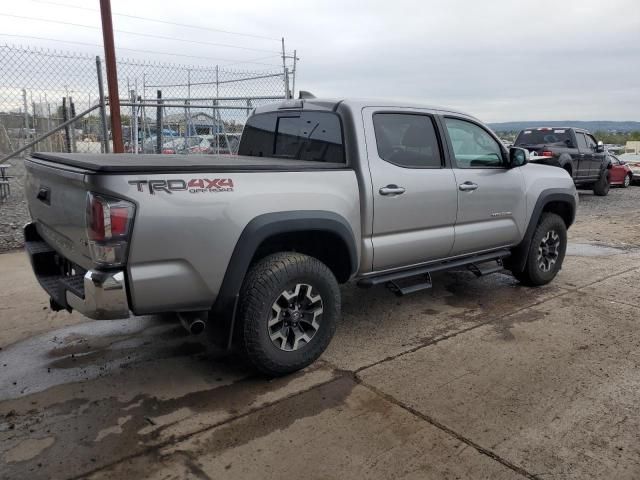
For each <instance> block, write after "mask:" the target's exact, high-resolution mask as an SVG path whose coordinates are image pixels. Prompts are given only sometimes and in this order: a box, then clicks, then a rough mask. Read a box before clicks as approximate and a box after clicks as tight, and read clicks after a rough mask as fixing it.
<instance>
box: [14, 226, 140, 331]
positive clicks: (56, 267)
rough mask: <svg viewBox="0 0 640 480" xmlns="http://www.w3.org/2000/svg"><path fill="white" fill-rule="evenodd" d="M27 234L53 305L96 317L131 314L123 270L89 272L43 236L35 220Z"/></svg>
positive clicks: (33, 262) (36, 270) (27, 246)
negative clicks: (51, 244)
mask: <svg viewBox="0 0 640 480" xmlns="http://www.w3.org/2000/svg"><path fill="white" fill-rule="evenodd" d="M24 237H25V250H26V251H27V254H28V255H29V260H31V267H32V268H33V272H34V273H35V275H36V279H37V280H38V283H40V286H41V287H42V288H43V289H44V290H45V291H46V292H47V293H48V294H49V296H50V297H51V305H52V308H54V309H56V310H63V309H66V310H69V311H71V310H77V311H78V312H80V313H82V314H83V315H85V316H86V317H89V318H93V319H95V320H114V319H117V318H128V317H129V303H128V301H127V289H126V284H125V281H126V275H125V273H124V272H123V271H111V270H110V271H102V270H88V271H85V270H84V269H81V268H80V267H77V266H75V265H72V264H71V263H70V262H69V261H68V260H66V259H65V258H64V257H63V256H61V255H60V254H59V253H57V252H56V251H55V250H54V249H53V248H52V247H51V246H49V244H47V242H45V241H44V240H43V239H42V238H41V237H40V235H39V234H38V232H37V230H36V228H35V225H34V224H33V223H30V224H27V225H26V226H25V228H24ZM78 270H80V271H82V272H83V273H76V272H77V271H78ZM70 272H71V273H70Z"/></svg>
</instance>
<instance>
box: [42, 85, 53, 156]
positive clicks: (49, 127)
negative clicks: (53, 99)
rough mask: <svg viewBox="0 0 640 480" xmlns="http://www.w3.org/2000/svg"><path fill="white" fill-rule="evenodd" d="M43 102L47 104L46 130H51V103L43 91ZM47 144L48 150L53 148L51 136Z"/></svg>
mask: <svg viewBox="0 0 640 480" xmlns="http://www.w3.org/2000/svg"><path fill="white" fill-rule="evenodd" d="M44 103H46V104H47V132H48V131H50V130H51V105H50V104H49V100H47V93H46V92H45V94H44ZM47 143H48V144H49V149H48V150H49V151H51V150H53V148H52V144H51V137H49V139H48V142H47Z"/></svg>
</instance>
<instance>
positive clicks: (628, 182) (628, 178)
mask: <svg viewBox="0 0 640 480" xmlns="http://www.w3.org/2000/svg"><path fill="white" fill-rule="evenodd" d="M629 185H631V174H630V173H628V174H626V175H625V176H624V182H622V188H627V187H629Z"/></svg>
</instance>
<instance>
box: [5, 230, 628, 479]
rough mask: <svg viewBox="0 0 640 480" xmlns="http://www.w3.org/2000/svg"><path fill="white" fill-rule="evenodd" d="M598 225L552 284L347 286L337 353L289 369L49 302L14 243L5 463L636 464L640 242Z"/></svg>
mask: <svg viewBox="0 0 640 480" xmlns="http://www.w3.org/2000/svg"><path fill="white" fill-rule="evenodd" d="M590 221H592V219H589V218H585V219H579V225H578V227H579V228H577V229H576V232H577V233H572V246H571V249H570V250H569V255H568V257H567V259H566V261H565V267H564V269H563V270H562V272H561V273H560V275H559V277H558V278H557V279H556V281H555V282H553V283H552V284H551V285H549V286H546V287H543V288H540V289H529V288H524V287H521V286H519V285H518V284H517V282H516V281H515V280H514V279H513V278H512V277H510V276H509V275H506V274H496V275H493V276H489V277H486V278H480V279H476V278H475V277H474V276H473V275H471V274H467V273H449V274H442V275H439V276H438V277H437V278H435V279H434V284H435V288H434V289H433V290H431V291H427V292H423V293H418V294H415V295H412V296H408V297H403V298H400V299H398V298H396V297H394V296H392V295H391V294H390V293H388V292H387V291H386V290H385V289H384V288H380V289H377V288H376V289H371V290H360V289H357V288H355V287H354V286H346V287H344V288H343V299H344V318H343V319H342V321H341V323H340V325H339V328H338V331H337V333H336V336H335V338H334V340H333V343H332V344H331V346H330V348H329V350H328V351H327V352H326V353H325V355H323V357H322V358H321V360H320V361H319V362H317V363H316V364H315V365H314V366H312V367H310V368H308V369H307V370H305V371H303V372H300V373H298V374H296V375H292V376H289V377H286V378H281V379H276V380H265V379H264V378H261V377H259V376H256V375H255V374H253V373H252V372H251V371H249V370H248V369H247V368H246V366H244V365H243V364H242V363H241V362H240V361H239V359H238V358H236V357H235V356H226V355H224V354H223V352H220V351H217V350H216V349H214V348H213V347H211V346H210V344H209V342H207V341H206V338H202V339H200V338H198V337H190V336H188V335H186V334H185V333H184V331H183V329H182V328H181V327H180V326H179V325H178V324H177V322H176V321H175V320H174V319H172V318H160V317H141V318H135V319H130V320H128V321H113V322H86V321H85V320H83V319H82V318H81V317H80V316H76V315H68V314H66V313H64V312H62V313H57V314H52V313H50V312H48V311H47V310H44V309H43V307H46V297H45V295H44V294H43V293H42V292H41V291H40V290H39V287H37V285H36V284H35V280H33V278H32V277H31V273H30V272H29V271H28V267H27V265H26V259H25V258H24V256H23V255H22V254H20V253H11V254H5V255H1V256H0V265H2V267H3V269H2V271H3V272H6V274H5V273H3V276H2V278H1V279H0V301H1V302H2V304H1V306H0V324H1V325H3V327H4V332H3V334H2V335H1V336H0V345H1V346H2V350H1V351H0V478H33V479H38V478H85V477H89V478H158V479H169V478H205V479H219V478H243V479H244V478H248V479H251V478H256V479H258V478H260V479H270V478H273V479H280V478H288V477H291V478H298V477H304V478H311V479H314V478H318V479H320V478H322V479H326V478H329V479H333V478H335V479H345V478H373V479H375V478H380V479H389V478H402V479H413V478H415V479H418V478H419V479H425V478H434V479H441V478H473V479H477V478H491V479H502V478H552V477H561V478H579V479H585V478H629V479H633V478H638V477H640V460H639V459H640V438H639V437H640V434H639V433H638V432H640V428H639V427H640V416H639V415H638V413H637V405H638V404H639V403H640V388H639V387H640V369H639V368H638V366H639V364H640V333H639V329H638V322H639V320H638V319H640V294H638V290H637V285H638V284H639V283H640V252H639V251H638V250H636V249H635V248H634V247H633V241H634V240H633V239H632V238H629V237H624V241H625V243H624V244H622V243H621V241H619V238H622V237H621V236H620V235H623V234H624V232H622V231H616V232H615V235H617V236H616V238H615V239H613V240H612V241H611V242H607V237H606V235H607V232H606V231H602V230H600V229H599V228H597V235H598V239H597V240H596V239H594V238H593V237H591V236H589V235H590V230H589V227H588V225H587V222H590ZM580 222H583V223H582V224H581V223H580ZM594 222H595V223H594V224H596V225H597V220H595V221H594Z"/></svg>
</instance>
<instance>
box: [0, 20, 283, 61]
mask: <svg viewBox="0 0 640 480" xmlns="http://www.w3.org/2000/svg"><path fill="white" fill-rule="evenodd" d="M0 16H2V17H10V18H18V19H21V20H31V21H36V22H45V23H57V24H60V25H69V26H71V27H80V28H88V29H90V30H100V27H95V26H93V25H83V24H81V23H73V22H65V21H63V20H49V19H48V18H37V17H26V16H23V15H12V14H10V13H0ZM114 32H118V33H124V34H127V35H136V36H139V37H148V38H159V39H161V40H171V41H174V42H185V43H196V44H200V45H210V46H213V47H223V48H236V49H239V50H251V51H255V52H266V53H277V54H279V53H280V52H275V51H273V50H265V49H262V48H252V47H241V46H239V45H229V44H225V43H214V42H205V41H201V40H188V39H185V38H174V37H166V36H163V35H154V34H152V33H139V32H131V31H128V30H115V29H114Z"/></svg>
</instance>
